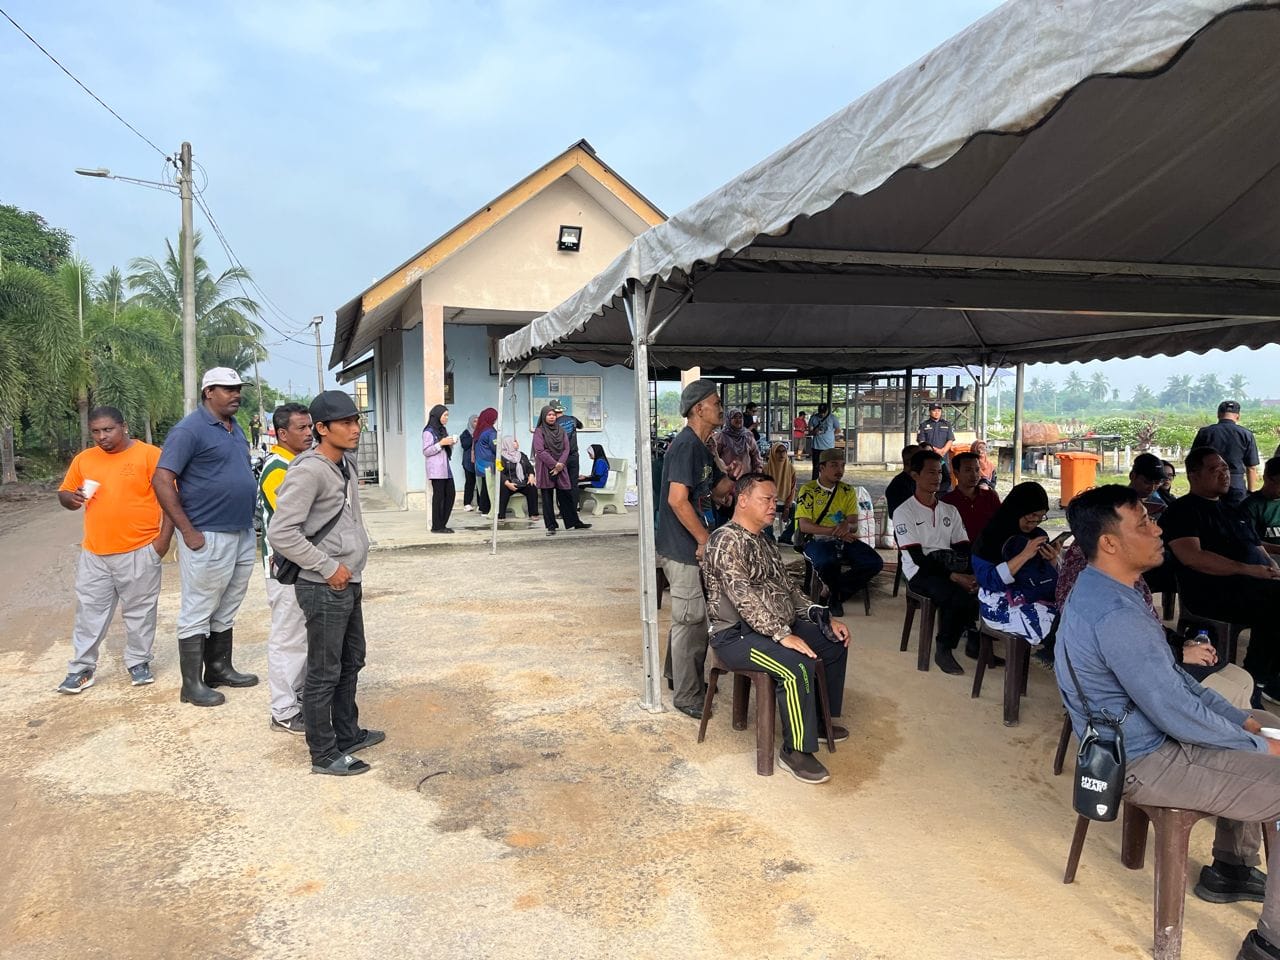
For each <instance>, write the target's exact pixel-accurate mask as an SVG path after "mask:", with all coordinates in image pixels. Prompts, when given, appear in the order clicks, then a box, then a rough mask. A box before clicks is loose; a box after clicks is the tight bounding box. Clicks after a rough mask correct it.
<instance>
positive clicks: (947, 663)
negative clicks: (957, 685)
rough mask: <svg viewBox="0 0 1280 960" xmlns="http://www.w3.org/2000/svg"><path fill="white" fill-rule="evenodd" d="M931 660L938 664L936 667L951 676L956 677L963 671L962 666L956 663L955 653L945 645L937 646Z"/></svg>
mask: <svg viewBox="0 0 1280 960" xmlns="http://www.w3.org/2000/svg"><path fill="white" fill-rule="evenodd" d="M933 662H934V663H936V664H937V665H938V669H939V670H941V671H942V672H943V673H948V674H950V675H951V676H953V677H958V676H960V675H961V674H963V673H964V667H962V666H960V664H958V663H956V657H955V654H953V653H952V652H951V651H950V650H949V649H947V648H946V647H938V649H937V650H936V651H934V654H933Z"/></svg>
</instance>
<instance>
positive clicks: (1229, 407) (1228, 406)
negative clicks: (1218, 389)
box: [1218, 400, 1240, 416]
mask: <svg viewBox="0 0 1280 960" xmlns="http://www.w3.org/2000/svg"><path fill="white" fill-rule="evenodd" d="M1239 412H1240V403H1239V402H1238V401H1236V400H1223V401H1222V402H1221V403H1220V404H1218V416H1222V415H1223V414H1224V413H1239Z"/></svg>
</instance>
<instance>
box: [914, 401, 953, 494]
mask: <svg viewBox="0 0 1280 960" xmlns="http://www.w3.org/2000/svg"><path fill="white" fill-rule="evenodd" d="M955 442H956V432H955V431H954V430H953V429H951V421H950V420H948V419H947V418H946V417H944V416H943V415H942V404H940V403H937V402H935V403H931V404H929V417H928V419H926V420H925V421H924V422H923V423H921V424H920V429H919V430H917V431H916V443H918V444H920V446H921V447H922V448H924V449H926V450H932V451H933V452H934V453H936V454H938V455H939V456H941V457H942V486H940V487H939V488H938V496H942V495H943V494H944V493H949V492H950V491H951V464H950V458H951V447H952V445H953V444H954V443H955Z"/></svg>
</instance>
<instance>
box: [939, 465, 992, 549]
mask: <svg viewBox="0 0 1280 960" xmlns="http://www.w3.org/2000/svg"><path fill="white" fill-rule="evenodd" d="M951 472H952V473H953V474H954V475H955V480H956V487H955V489H954V490H952V491H951V492H950V493H947V494H945V495H943V496H941V497H939V498H938V499H939V500H941V501H942V502H943V503H949V504H951V505H952V506H953V507H955V508H956V510H957V512H959V514H960V518H961V519H962V520H964V528H965V530H966V531H967V532H968V534H969V539H970V540H971V541H973V542H975V543H976V542H977V540H978V537H979V535H981V533H982V531H983V530H984V529H985V528H986V526H987V524H988V523H990V522H991V518H992V517H994V516H995V514H996V511H997V510H998V509H1000V497H999V495H998V494H997V493H996V492H995V491H994V490H992V489H991V488H990V487H987V486H985V485H981V486H980V484H981V481H982V465H981V461H980V458H979V457H978V455H977V454H976V453H957V454H956V455H955V456H954V457H952V458H951Z"/></svg>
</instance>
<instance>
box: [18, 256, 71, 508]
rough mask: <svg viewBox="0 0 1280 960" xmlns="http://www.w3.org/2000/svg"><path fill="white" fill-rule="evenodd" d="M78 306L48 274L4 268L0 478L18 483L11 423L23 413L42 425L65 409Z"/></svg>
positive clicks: (25, 269) (28, 268) (25, 268)
mask: <svg viewBox="0 0 1280 960" xmlns="http://www.w3.org/2000/svg"><path fill="white" fill-rule="evenodd" d="M77 332H78V329H77V326H76V320H75V314H74V311H72V309H71V306H70V304H69V303H68V302H67V298H66V295H65V294H64V293H63V291H62V290H61V289H60V287H59V284H58V283H57V282H56V281H55V280H54V279H53V278H52V277H50V276H48V275H46V274H44V273H41V272H40V271H38V270H33V269H31V268H30V267H23V266H19V265H17V264H9V265H7V266H4V267H3V268H0V483H16V482H17V479H18V476H17V472H16V470H15V467H14V443H13V425H14V423H16V422H17V420H18V418H19V417H20V416H22V414H23V413H28V414H31V415H32V418H33V421H35V422H36V423H37V424H38V425H39V424H40V423H46V424H47V423H48V422H49V420H50V417H51V416H52V413H53V411H56V410H59V409H65V399H64V397H63V396H62V390H63V385H64V382H65V381H64V377H65V374H66V372H67V370H68V368H69V367H70V366H71V364H72V363H73V362H74V359H75V357H74V351H73V350H72V349H70V345H71V344H73V343H74V340H75V334H76V333H77Z"/></svg>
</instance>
